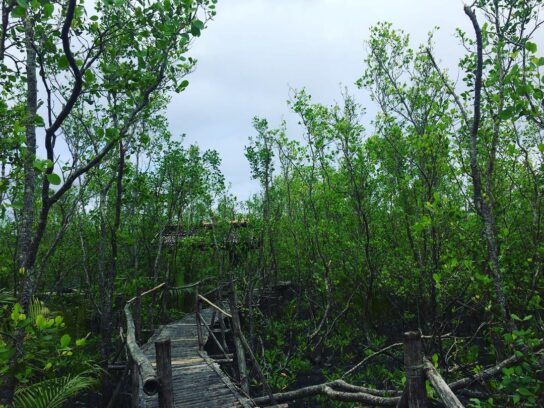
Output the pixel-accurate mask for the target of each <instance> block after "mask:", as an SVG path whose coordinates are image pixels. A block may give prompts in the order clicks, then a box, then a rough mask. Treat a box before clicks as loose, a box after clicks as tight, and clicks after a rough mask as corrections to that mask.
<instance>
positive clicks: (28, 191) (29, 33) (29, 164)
mask: <svg viewBox="0 0 544 408" xmlns="http://www.w3.org/2000/svg"><path fill="white" fill-rule="evenodd" d="M5 7H6V4H5V3H3V10H2V11H3V12H4V11H5ZM4 17H5V16H4V15H2V23H4ZM6 18H7V17H6ZM6 21H7V20H6ZM24 27H25V50H26V60H27V61H26V76H27V79H26V124H25V126H26V130H25V143H26V152H25V156H24V163H23V173H24V187H23V209H22V212H21V225H20V229H19V237H18V256H19V265H20V267H21V272H22V273H23V274H24V279H23V285H24V288H23V289H22V290H21V299H20V303H21V306H22V307H23V308H24V309H25V310H26V309H27V308H28V304H29V301H30V298H31V297H32V291H31V288H32V287H33V279H32V274H33V272H34V271H33V269H32V267H31V268H27V267H25V266H26V262H27V258H28V256H29V252H30V249H31V245H32V231H33V226H34V205H35V199H36V171H35V170H34V160H35V159H36V125H35V123H36V112H37V110H38V87H37V79H36V51H35V50H34V48H33V44H32V41H33V36H34V33H33V25H32V21H31V20H30V19H28V18H27V19H26V20H25V22H24ZM4 29H5V27H4V26H3V27H2V30H4ZM2 35H4V34H2ZM1 40H2V43H4V41H5V38H4V36H2V38H1ZM0 51H2V55H1V56H2V58H3V45H2V50H0ZM23 343H24V331H22V330H17V332H16V333H15V336H14V347H15V350H16V351H15V353H14V355H13V357H12V358H11V359H10V369H11V370H14V369H15V367H16V365H17V361H18V360H19V359H20V358H21V357H22V354H23ZM16 384H17V381H16V379H15V373H14V372H10V373H8V375H6V376H5V378H4V379H3V384H2V393H1V394H2V395H0V404H10V403H11V401H12V400H13V394H14V392H15V386H16Z"/></svg>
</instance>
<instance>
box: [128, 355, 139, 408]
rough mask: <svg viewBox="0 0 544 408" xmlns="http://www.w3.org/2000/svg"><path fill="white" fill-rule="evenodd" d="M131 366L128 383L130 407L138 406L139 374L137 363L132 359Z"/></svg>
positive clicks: (135, 407) (136, 407)
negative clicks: (129, 381)
mask: <svg viewBox="0 0 544 408" xmlns="http://www.w3.org/2000/svg"><path fill="white" fill-rule="evenodd" d="M130 363H131V367H130V374H131V384H130V394H131V398H130V399H131V407H132V408H138V405H139V402H140V376H139V373H138V365H137V364H136V362H135V361H134V360H132V359H130Z"/></svg>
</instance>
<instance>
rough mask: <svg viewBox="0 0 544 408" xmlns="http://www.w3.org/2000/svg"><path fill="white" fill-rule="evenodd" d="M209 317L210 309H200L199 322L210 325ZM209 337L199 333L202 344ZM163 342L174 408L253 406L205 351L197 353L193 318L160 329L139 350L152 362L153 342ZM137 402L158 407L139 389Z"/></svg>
mask: <svg viewBox="0 0 544 408" xmlns="http://www.w3.org/2000/svg"><path fill="white" fill-rule="evenodd" d="M221 305H222V306H223V307H224V305H223V304H221ZM212 315H213V310H212V309H211V308H206V309H202V311H201V313H200V316H201V318H202V323H204V322H205V323H206V324H208V325H209V324H211V320H212ZM219 316H220V319H221V320H220V322H222V321H223V320H222V317H221V315H220V314H219ZM216 322H217V318H216ZM209 337H210V336H209V334H208V331H207V330H206V331H204V332H202V342H203V343H205V342H206V341H208V338H209ZM163 340H170V342H171V357H172V358H171V367H172V388H173V391H174V393H173V394H174V406H175V407H176V408H189V407H190V408H198V407H202V408H214V407H218V408H219V407H221V408H224V407H253V406H254V404H253V403H251V402H250V400H249V399H248V398H245V397H243V396H242V395H241V394H240V392H239V390H238V389H237V388H236V387H235V386H234V384H233V383H232V382H231V381H230V379H229V378H228V377H227V376H226V374H224V373H223V372H222V371H221V369H220V368H219V365H218V364H217V363H215V362H214V361H213V360H212V359H211V358H209V356H208V355H207V353H206V352H205V351H199V350H198V330H197V325H196V322H195V315H188V316H186V317H185V318H183V319H182V320H179V321H176V322H172V323H171V324H168V325H165V326H161V327H159V328H158V329H157V330H156V331H155V332H154V334H153V335H152V336H151V338H150V339H149V341H148V343H147V344H146V345H144V346H143V347H142V350H144V352H145V355H146V357H148V358H149V359H150V360H154V359H155V355H156V353H155V350H154V347H152V346H153V344H154V342H157V341H163ZM225 351H227V350H225ZM227 355H228V356H229V357H230V355H229V354H227ZM153 366H156V365H153ZM153 368H154V367H153ZM139 400H140V407H142V408H144V407H145V408H158V407H159V405H158V398H157V396H146V395H144V394H143V392H142V391H141V389H140V398H139Z"/></svg>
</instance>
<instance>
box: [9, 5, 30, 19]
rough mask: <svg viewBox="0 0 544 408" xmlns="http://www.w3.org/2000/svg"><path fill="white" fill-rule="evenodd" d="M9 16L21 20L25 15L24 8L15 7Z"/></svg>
mask: <svg viewBox="0 0 544 408" xmlns="http://www.w3.org/2000/svg"><path fill="white" fill-rule="evenodd" d="M11 15H12V16H13V17H15V18H23V17H24V16H25V15H26V10H25V8H24V7H21V6H17V7H15V8H14V9H13V11H12V12H11Z"/></svg>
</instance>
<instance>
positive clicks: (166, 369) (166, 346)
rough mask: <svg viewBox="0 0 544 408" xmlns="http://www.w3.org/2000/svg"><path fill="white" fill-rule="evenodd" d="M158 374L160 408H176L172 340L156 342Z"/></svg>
mask: <svg viewBox="0 0 544 408" xmlns="http://www.w3.org/2000/svg"><path fill="white" fill-rule="evenodd" d="M155 355H156V361H157V374H158V376H159V384H160V386H159V408H174V388H173V385H172V362H171V359H172V357H171V352H170V339H166V340H163V341H157V342H155Z"/></svg>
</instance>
